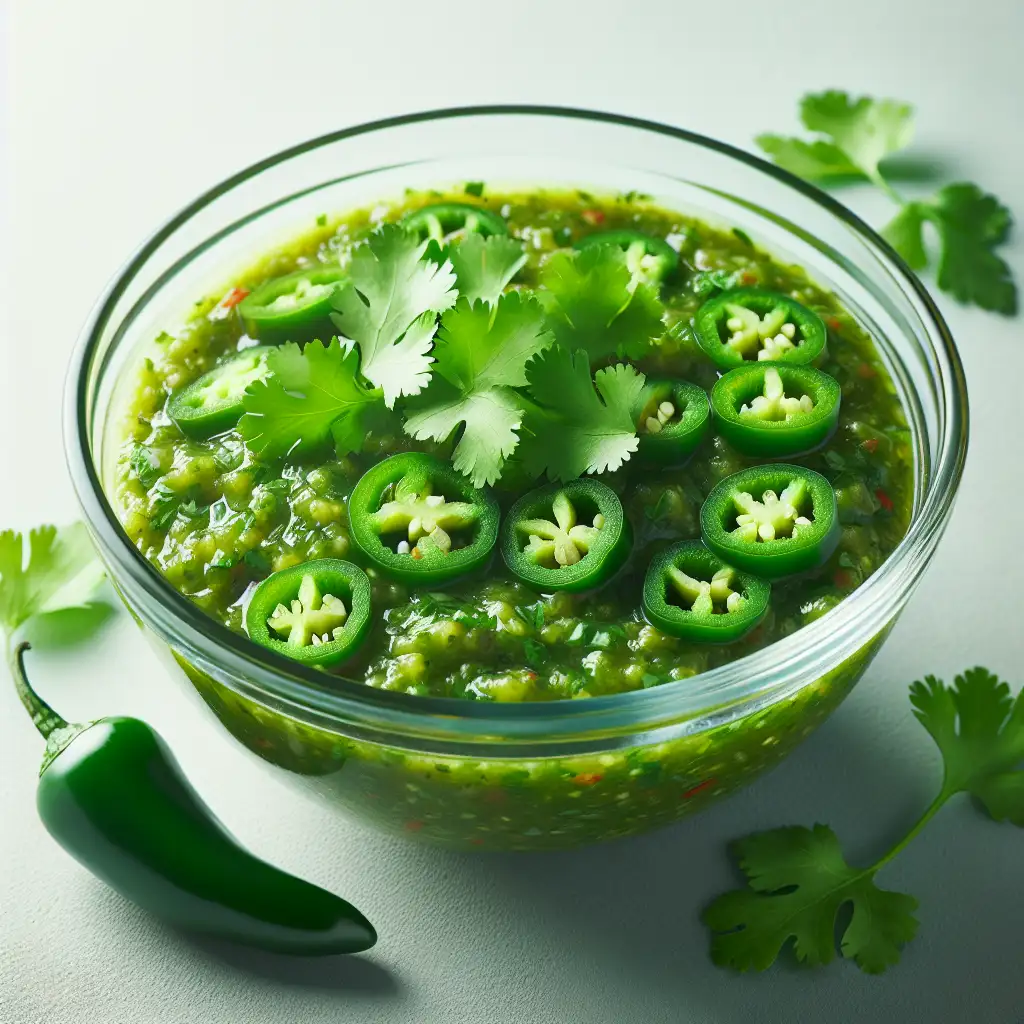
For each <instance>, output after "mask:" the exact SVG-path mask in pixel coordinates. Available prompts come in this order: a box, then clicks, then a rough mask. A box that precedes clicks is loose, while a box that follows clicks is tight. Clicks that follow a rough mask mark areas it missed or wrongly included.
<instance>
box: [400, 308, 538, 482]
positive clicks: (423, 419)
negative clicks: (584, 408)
mask: <svg viewBox="0 0 1024 1024" xmlns="http://www.w3.org/2000/svg"><path fill="white" fill-rule="evenodd" d="M553 341H554V339H553V337H552V335H551V333H550V332H549V331H547V330H546V329H545V327H544V314H543V310H542V309H541V307H540V304H539V303H538V302H537V300H536V299H533V298H531V297H527V296H523V295H521V294H520V293H519V292H510V293H509V294H508V295H502V296H501V297H500V298H499V299H498V300H497V303H496V305H494V306H491V305H489V304H488V303H486V302H477V303H470V302H469V300H468V299H466V298H460V299H459V301H458V304H457V305H456V306H455V308H454V309H450V310H448V312H446V313H445V314H444V316H443V317H442V318H441V329H440V331H439V333H438V337H437V346H436V348H435V356H436V359H437V363H436V365H435V373H434V378H433V380H432V381H431V383H430V386H429V387H428V388H427V390H426V391H425V392H424V393H423V394H422V395H421V396H419V398H418V399H414V400H413V401H412V402H410V405H409V407H410V409H411V410H413V411H412V413H411V415H410V416H408V418H407V419H406V421H405V429H406V431H407V432H408V433H409V434H411V435H412V436H413V437H416V438H418V439H420V440H425V439H427V438H433V439H434V440H437V441H443V440H444V439H445V438H447V437H448V436H449V435H450V434H451V433H452V431H453V430H455V429H457V428H458V427H459V426H460V424H461V425H464V428H465V429H464V430H463V433H462V437H461V438H460V439H459V443H458V445H457V446H456V448H455V452H454V455H453V460H452V461H453V463H454V465H455V468H456V469H457V470H459V472H461V473H464V474H465V475H466V476H468V477H470V478H471V479H472V481H473V483H474V484H475V485H476V486H478V487H479V486H481V485H482V484H485V483H486V484H491V483H494V481H495V480H497V479H498V477H499V476H500V475H501V470H502V466H503V465H504V462H505V459H507V458H508V457H509V456H510V455H511V454H512V452H513V451H514V450H515V447H516V445H517V443H518V441H519V437H518V435H517V433H516V432H517V431H518V429H519V427H520V424H521V423H522V419H523V403H522V400H521V399H520V397H519V395H518V394H517V393H516V392H515V391H513V390H512V389H513V388H516V387H522V386H523V385H525V384H526V364H527V362H528V361H529V360H530V359H532V358H533V356H535V355H536V354H537V353H539V352H541V351H543V350H544V349H545V348H547V347H548V346H549V345H551V344H552V342H553Z"/></svg>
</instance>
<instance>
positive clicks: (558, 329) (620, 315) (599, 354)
mask: <svg viewBox="0 0 1024 1024" xmlns="http://www.w3.org/2000/svg"><path fill="white" fill-rule="evenodd" d="M540 282H541V285H542V286H543V290H542V291H541V292H540V298H541V301H542V302H543V303H544V308H545V310H546V311H547V314H548V320H549V322H550V324H551V329H552V330H553V331H554V333H555V338H556V339H557V341H558V343H559V344H560V345H562V346H563V348H565V349H566V350H567V351H570V352H572V351H575V350H576V349H583V351H584V352H586V354H587V355H588V356H589V357H590V358H591V360H593V361H594V362H595V363H597V362H600V361H602V360H604V359H607V358H608V357H609V356H619V357H620V358H625V357H628V358H631V359H638V358H640V357H642V356H643V355H645V354H646V353H647V352H648V351H649V350H650V348H651V345H652V344H653V343H654V342H655V341H656V340H657V339H658V338H660V336H661V334H662V332H663V331H664V324H663V322H662V316H663V314H664V307H663V306H662V303H661V300H660V299H659V298H658V292H657V290H656V288H655V287H654V286H653V285H651V284H647V283H643V282H640V281H637V280H635V279H634V277H633V274H632V273H631V272H630V269H629V267H628V265H627V263H626V254H625V253H624V252H623V251H622V250H621V249H619V248H618V246H613V245H595V246H590V247H588V248H586V249H582V250H580V251H579V252H570V251H567V250H559V251H557V252H554V253H552V254H551V256H550V257H549V258H548V260H547V262H546V263H545V264H544V266H543V268H542V270H541V276H540Z"/></svg>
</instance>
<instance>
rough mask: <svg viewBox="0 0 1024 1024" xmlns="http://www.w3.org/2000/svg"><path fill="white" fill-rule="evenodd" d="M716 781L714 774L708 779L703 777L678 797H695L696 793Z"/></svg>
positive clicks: (685, 798)
mask: <svg viewBox="0 0 1024 1024" xmlns="http://www.w3.org/2000/svg"><path fill="white" fill-rule="evenodd" d="M716 782H718V779H716V778H715V777H714V776H712V777H711V778H710V779H705V780H704V781H703V782H698V783H697V785H696V786H694V787H693V789H688V790H687V791H686V792H685V793H684V794H683V795H682V797H680V799H681V800H689V799H690V798H691V797H695V796H696V795H697V794H698V793H702V792H703V791H704V790H705V789H707V788H708V787H709V786H713V785H714V784H715V783H716Z"/></svg>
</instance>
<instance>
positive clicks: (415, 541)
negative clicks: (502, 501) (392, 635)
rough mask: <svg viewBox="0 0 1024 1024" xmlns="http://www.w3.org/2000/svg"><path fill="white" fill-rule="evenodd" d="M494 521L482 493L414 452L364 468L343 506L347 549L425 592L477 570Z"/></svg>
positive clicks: (495, 512) (491, 541)
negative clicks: (348, 536) (425, 587)
mask: <svg viewBox="0 0 1024 1024" xmlns="http://www.w3.org/2000/svg"><path fill="white" fill-rule="evenodd" d="M500 516H501V513H500V511H499V509H498V502H497V501H496V500H495V498H494V495H493V494H491V492H490V491H489V490H486V489H483V488H479V487H474V486H473V485H472V484H471V483H470V482H469V481H468V480H467V479H466V478H465V477H464V476H463V475H462V474H461V473H459V472H457V471H456V470H455V469H454V468H453V467H452V466H451V465H450V464H448V463H445V462H442V461H441V460H440V459H435V458H434V457H433V456H431V455H423V454H420V453H419V452H403V453H402V454H400V455H392V456H391V457H390V458H388V459H384V461H383V462H378V463H377V465H376V466H372V467H371V468H370V469H369V470H367V471H366V473H364V474H363V476H362V477H361V478H360V480H359V482H358V483H357V484H356V486H355V488H354V489H353V491H352V495H351V497H350V498H349V502H348V517H349V526H350V529H351V536H352V541H353V543H354V544H355V545H356V547H357V548H358V549H359V550H360V551H361V552H362V553H363V555H364V556H365V557H366V558H367V559H368V560H369V561H370V562H372V563H373V565H374V566H376V568H378V569H379V570H380V571H381V572H382V573H383V574H384V575H386V576H388V577H390V578H391V579H394V580H397V581H399V582H402V583H408V584H412V585H414V586H415V585H432V584H435V583H442V582H444V581H445V580H450V579H454V578H455V577H456V576H462V575H464V574H465V573H468V572H472V571H473V570H474V569H478V568H479V567H480V566H482V565H484V564H485V563H486V562H487V560H488V558H489V557H490V554H491V549H492V548H493V547H494V545H495V543H496V541H497V539H498V521H499V519H500Z"/></svg>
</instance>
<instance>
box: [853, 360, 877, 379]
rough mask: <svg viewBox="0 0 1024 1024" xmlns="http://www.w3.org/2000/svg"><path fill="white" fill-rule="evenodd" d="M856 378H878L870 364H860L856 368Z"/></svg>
mask: <svg viewBox="0 0 1024 1024" xmlns="http://www.w3.org/2000/svg"><path fill="white" fill-rule="evenodd" d="M857 376H858V377H860V378H861V379H862V380H871V378H872V377H877V376H878V371H877V370H876V369H875V368H874V367H873V366H872V365H871V364H870V363H861V364H860V365H859V366H858V367H857Z"/></svg>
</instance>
